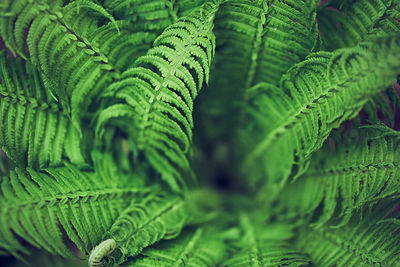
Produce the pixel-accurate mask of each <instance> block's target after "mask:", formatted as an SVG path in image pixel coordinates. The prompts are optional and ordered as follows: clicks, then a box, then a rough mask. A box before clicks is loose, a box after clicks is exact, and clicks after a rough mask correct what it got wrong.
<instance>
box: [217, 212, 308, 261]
mask: <svg viewBox="0 0 400 267" xmlns="http://www.w3.org/2000/svg"><path fill="white" fill-rule="evenodd" d="M254 215H256V216H254ZM254 215H253V216H249V215H248V214H244V213H243V214H242V215H241V216H240V226H241V229H242V231H243V235H242V238H241V240H239V241H238V244H236V247H237V248H236V249H235V250H234V253H233V255H232V256H231V257H228V259H227V260H226V261H224V262H223V264H222V266H229V267H231V266H232V267H233V266H236V267H238V266H243V267H244V266H254V267H256V266H270V267H272V266H311V261H310V259H309V258H308V257H307V255H306V254H304V253H301V252H300V251H298V250H296V249H295V248H293V247H292V246H290V245H288V244H287V242H285V239H287V238H289V237H291V235H292V233H291V229H290V228H289V227H287V226H286V225H284V224H282V225H274V224H269V225H267V224H266V225H263V224H262V223H260V221H257V219H255V218H257V217H258V218H260V217H262V216H260V215H259V214H254Z"/></svg>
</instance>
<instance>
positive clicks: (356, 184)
mask: <svg viewBox="0 0 400 267" xmlns="http://www.w3.org/2000/svg"><path fill="white" fill-rule="evenodd" d="M369 132H371V130H370V131H369ZM356 133H358V134H356ZM356 133H354V134H353V135H354V136H356V138H360V136H361V133H362V132H361V131H357V132H356ZM367 133H368V132H367ZM367 133H366V134H367ZM386 133H387V132H386ZM374 135H375V137H374ZM374 135H372V133H370V134H369V136H366V137H364V138H362V139H361V140H354V138H355V137H353V138H348V140H344V141H343V142H341V143H340V144H338V146H337V147H336V148H335V152H334V153H333V154H330V153H329V151H327V150H326V149H324V150H322V151H321V153H320V154H316V155H315V157H313V161H312V163H311V166H310V169H309V170H308V171H307V172H306V173H305V174H304V175H303V176H301V177H299V179H298V180H297V181H296V182H295V183H293V184H291V185H289V186H288V187H287V188H286V189H285V190H284V191H283V193H282V194H281V196H280V197H282V199H285V201H283V202H284V203H285V205H287V207H289V209H290V210H291V211H292V212H295V213H296V214H297V215H304V214H310V213H311V212H313V211H314V210H315V209H316V208H317V207H318V206H320V205H321V204H323V209H322V211H321V213H318V214H317V215H318V216H319V219H318V221H317V222H316V224H317V225H320V224H324V223H326V222H327V221H328V220H329V219H332V217H333V216H334V214H335V213H334V212H335V210H336V209H338V208H340V211H339V216H335V217H334V219H335V220H339V219H340V220H341V221H340V222H339V223H340V224H339V225H343V224H345V223H347V222H348V220H349V219H350V218H351V216H352V215H353V213H354V212H355V211H356V210H358V209H360V208H361V207H362V206H364V205H366V204H372V203H376V202H377V201H379V200H382V199H385V198H387V197H389V196H393V195H398V194H399V193H400V188H399V181H400V180H399V179H400V178H399V177H400V158H399V155H400V151H399V149H400V143H399V142H400V136H397V137H395V136H385V132H382V131H376V133H375V134H374ZM376 135H378V137H376ZM381 135H382V136H381ZM380 136H381V137H380ZM314 218H316V216H314Z"/></svg>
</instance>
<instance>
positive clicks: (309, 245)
mask: <svg viewBox="0 0 400 267" xmlns="http://www.w3.org/2000/svg"><path fill="white" fill-rule="evenodd" d="M394 203H395V204H398V201H395V202H394ZM394 203H393V201H391V202H389V203H388V201H385V202H384V203H381V204H379V205H378V206H375V207H374V208H373V209H369V210H368V209H366V210H364V212H363V213H361V214H359V216H356V217H354V218H353V219H352V220H351V221H350V222H349V224H347V225H345V226H343V227H341V228H338V229H333V228H330V227H329V226H324V227H321V228H317V229H315V228H310V227H305V228H303V229H301V231H300V234H299V236H298V239H297V246H298V247H301V248H303V250H304V252H306V253H308V254H309V255H310V258H311V259H312V261H313V263H314V264H315V265H317V266H396V265H398V262H399V260H400V253H399V252H400V251H399V240H400V239H399V212H398V205H397V206H394ZM389 218H390V219H389Z"/></svg>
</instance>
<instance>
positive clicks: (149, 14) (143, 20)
mask: <svg viewBox="0 0 400 267" xmlns="http://www.w3.org/2000/svg"><path fill="white" fill-rule="evenodd" d="M204 2H205V1H204V0H195V1H193V0H192V1H187V0H177V1H169V0H156V1H146V0H117V1H115V0H105V1H104V2H103V6H104V7H105V8H107V9H109V10H110V11H111V13H112V14H113V15H114V16H115V17H116V18H118V19H123V20H127V21H129V22H130V24H131V25H132V27H131V31H146V32H148V31H153V32H156V33H160V32H161V31H162V30H164V29H165V28H166V27H167V26H169V25H171V24H172V23H175V22H176V21H177V20H178V18H180V17H181V16H184V15H187V14H188V13H190V11H192V10H193V9H195V8H197V7H199V6H201V5H202V4H203V3H204Z"/></svg>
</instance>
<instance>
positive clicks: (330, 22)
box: [318, 0, 400, 50]
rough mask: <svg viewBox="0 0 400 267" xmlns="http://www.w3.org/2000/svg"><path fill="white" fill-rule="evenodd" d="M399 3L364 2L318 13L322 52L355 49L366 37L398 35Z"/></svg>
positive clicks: (338, 6) (399, 24) (388, 1)
mask: <svg viewBox="0 0 400 267" xmlns="http://www.w3.org/2000/svg"><path fill="white" fill-rule="evenodd" d="M399 12H400V3H398V1H393V0H365V1H353V2H345V3H344V4H341V5H338V4H331V5H327V6H325V7H324V8H322V9H321V10H320V11H319V13H318V21H319V23H318V25H319V29H320V32H321V35H322V40H323V46H324V48H325V49H329V50H333V49H337V48H341V47H350V46H355V45H357V44H358V43H359V42H360V41H363V40H366V39H367V38H368V37H369V35H372V34H379V35H387V34H390V33H394V32H400V23H399V21H397V20H396V19H395V18H396V16H397V17H399Z"/></svg>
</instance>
